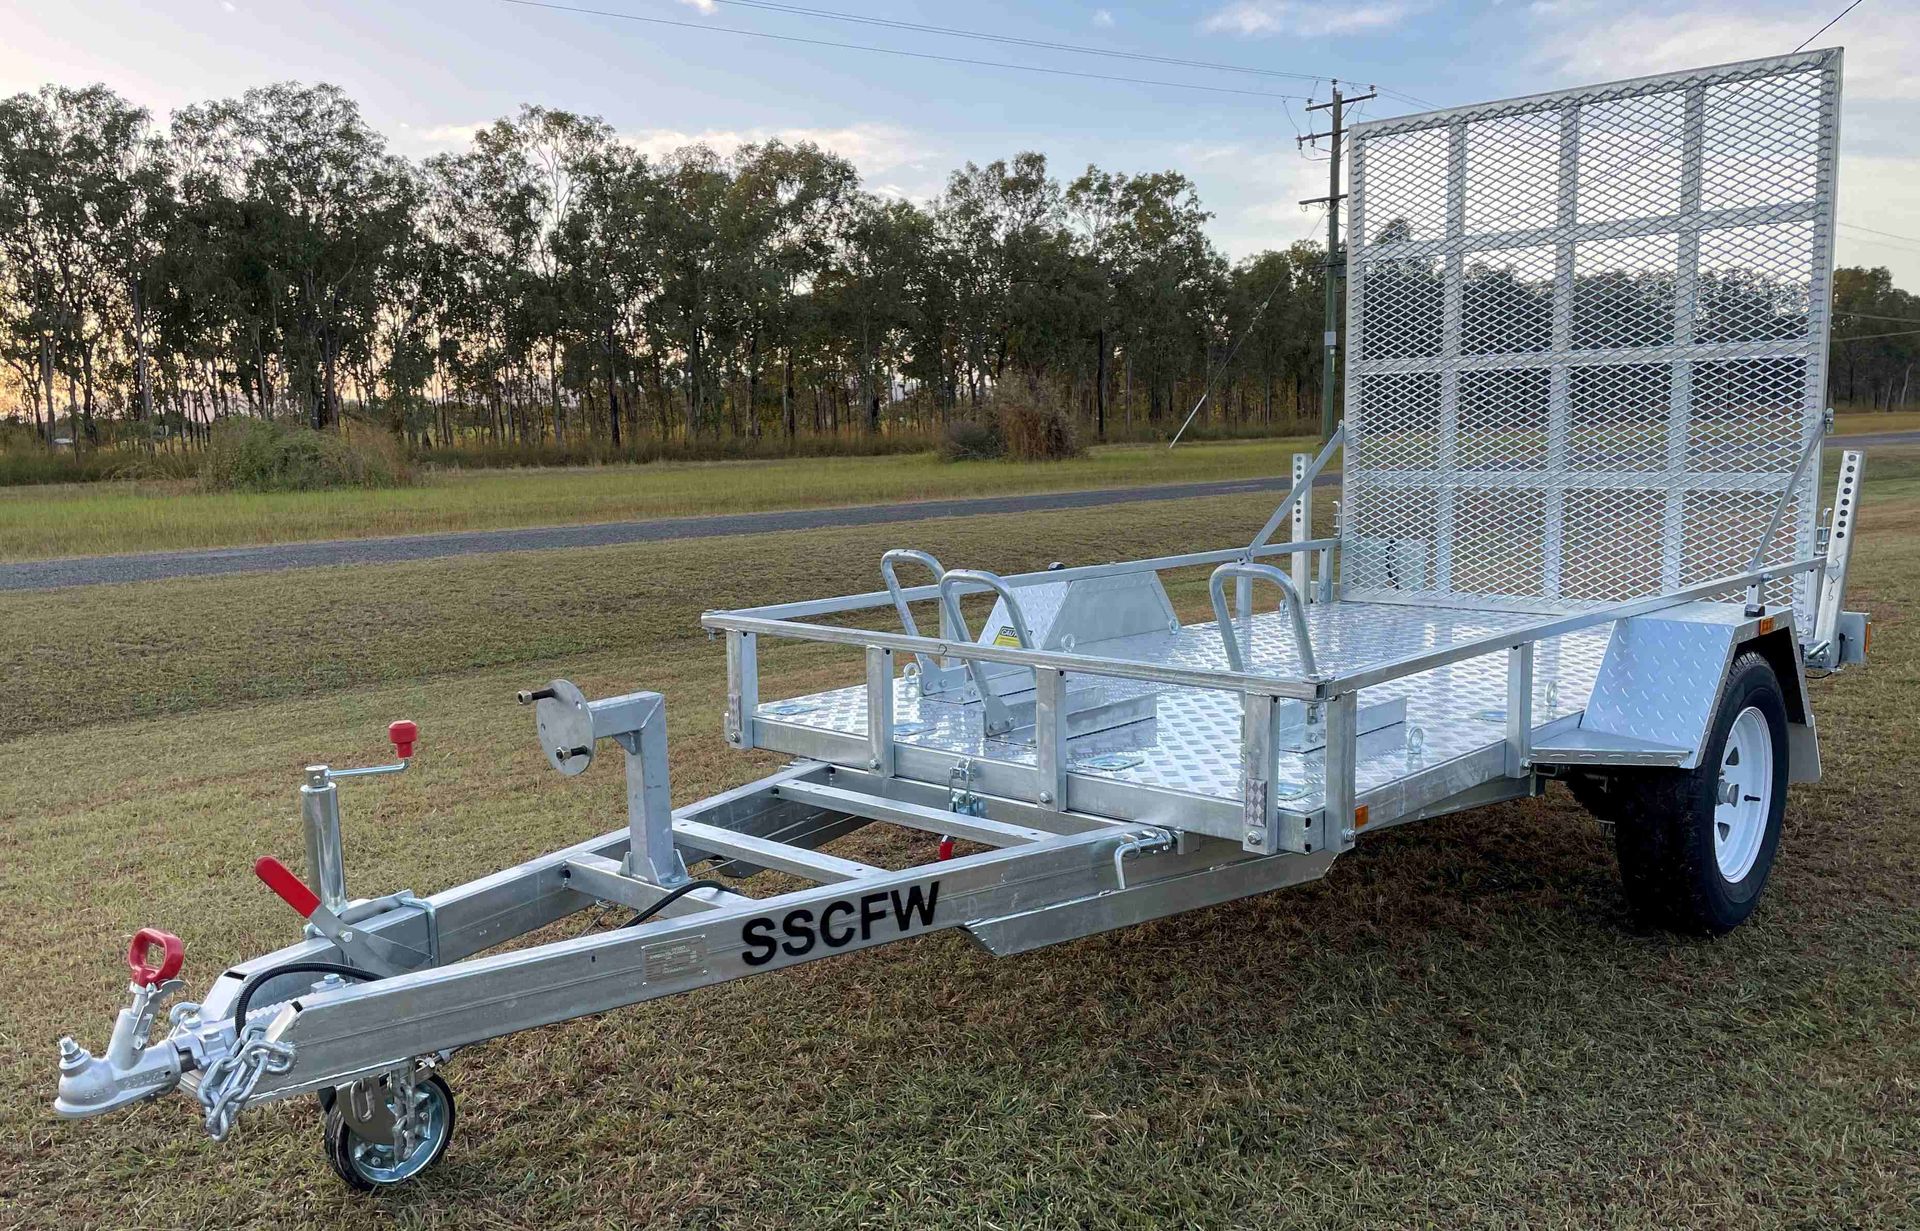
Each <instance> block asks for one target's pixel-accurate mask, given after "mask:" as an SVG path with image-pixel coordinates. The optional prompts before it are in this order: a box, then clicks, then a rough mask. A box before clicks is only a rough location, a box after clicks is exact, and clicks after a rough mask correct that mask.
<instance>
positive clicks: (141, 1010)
mask: <svg viewBox="0 0 1920 1231" xmlns="http://www.w3.org/2000/svg"><path fill="white" fill-rule="evenodd" d="M155 948H158V949H159V950H160V954H161V957H160V961H159V962H158V963H157V964H149V963H148V955H149V953H150V952H151V951H152V950H153V949H155ZM185 960H186V951H185V948H184V946H182V945H181V943H180V938H179V937H178V936H174V935H172V934H171V933H168V932H162V931H160V930H159V929H158V928H141V929H140V930H139V931H138V932H135V933H134V934H133V943H132V944H131V945H130V946H129V947H128V949H127V968H128V970H129V971H131V972H132V975H133V980H132V982H130V983H129V984H128V985H127V993H128V1002H127V1007H126V1008H124V1009H121V1010H120V1016H119V1017H118V1018H116V1019H115V1020H114V1024H113V1036H112V1038H111V1039H110V1040H109V1041H108V1043H107V1050H106V1053H105V1054H104V1055H100V1056H96V1055H94V1054H93V1053H91V1052H89V1051H88V1050H87V1049H86V1048H84V1047H82V1046H80V1044H78V1043H76V1042H74V1041H73V1038H72V1036H71V1035H69V1036H68V1037H66V1038H63V1039H61V1040H60V1092H59V1095H58V1096H57V1097H56V1098H55V1099H54V1100H53V1110H54V1112H55V1114H57V1115H61V1116H65V1117H66V1118H68V1119H70V1120H77V1119H80V1118H82V1117H85V1116H97V1115H102V1114H104V1113H106V1112H109V1111H112V1110H114V1109H115V1108H118V1107H124V1106H126V1105H127V1104H129V1103H136V1102H139V1101H140V1100H141V1099H148V1098H157V1097H159V1096H160V1095H162V1094H165V1093H166V1092H167V1091H169V1090H171V1089H173V1088H174V1087H175V1086H177V1085H179V1084H180V1068H181V1066H180V1049H179V1048H177V1047H175V1046H174V1045H173V1043H172V1042H171V1041H164V1040H163V1041H162V1042H160V1043H158V1044H152V1043H151V1042H150V1039H151V1035H152V1033H153V1018H154V1015H155V1014H156V1013H157V1012H158V1011H159V1009H160V1005H161V1003H162V1002H163V1001H165V1000H166V999H167V997H169V996H171V995H173V994H174V993H175V992H177V991H179V990H180V989H181V988H183V987H185V986H186V982H185V980H182V979H176V978H174V976H175V975H177V974H179V973H180V966H181V963H182V962H184V961H185ZM180 1007H185V1006H180Z"/></svg>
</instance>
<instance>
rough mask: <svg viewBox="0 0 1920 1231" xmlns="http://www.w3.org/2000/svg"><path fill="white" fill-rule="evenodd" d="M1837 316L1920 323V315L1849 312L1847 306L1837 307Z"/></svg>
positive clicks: (1911, 323)
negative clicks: (1880, 314) (1877, 314)
mask: <svg viewBox="0 0 1920 1231" xmlns="http://www.w3.org/2000/svg"><path fill="white" fill-rule="evenodd" d="M1834 315H1836V316H1851V317H1853V318H1854V319H1856V320H1862V321H1895V322H1897V323H1899V324H1902V325H1920V317H1914V316H1875V315H1874V314H1873V313H1871V312H1849V311H1848V310H1847V309H1845V308H1835V309H1834Z"/></svg>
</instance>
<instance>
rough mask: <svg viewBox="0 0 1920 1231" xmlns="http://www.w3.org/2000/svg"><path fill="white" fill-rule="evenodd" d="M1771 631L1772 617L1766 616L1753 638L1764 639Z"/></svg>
mask: <svg viewBox="0 0 1920 1231" xmlns="http://www.w3.org/2000/svg"><path fill="white" fill-rule="evenodd" d="M1772 631H1773V617H1772V616H1768V617H1767V618H1766V619H1764V620H1762V621H1760V631H1759V632H1757V633H1755V634H1754V636H1756V637H1764V636H1766V635H1767V634H1768V633H1770V632H1772Z"/></svg>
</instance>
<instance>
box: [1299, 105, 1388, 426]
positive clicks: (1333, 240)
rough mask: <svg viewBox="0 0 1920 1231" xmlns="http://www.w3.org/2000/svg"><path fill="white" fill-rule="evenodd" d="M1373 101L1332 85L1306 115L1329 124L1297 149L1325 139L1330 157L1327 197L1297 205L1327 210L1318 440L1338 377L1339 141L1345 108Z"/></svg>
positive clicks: (1331, 417)
mask: <svg viewBox="0 0 1920 1231" xmlns="http://www.w3.org/2000/svg"><path fill="white" fill-rule="evenodd" d="M1374 97H1377V93H1376V92H1375V91H1371V90H1370V91H1368V92H1367V93H1365V94H1356V95H1355V96H1353V97H1352V98H1348V97H1346V96H1345V95H1344V94H1342V93H1341V92H1340V83H1339V82H1338V81H1336V82H1334V83H1333V98H1332V99H1331V100H1329V101H1327V102H1324V103H1311V104H1309V105H1308V107H1307V110H1308V111H1327V112H1331V113H1332V118H1333V124H1332V126H1331V127H1330V128H1329V129H1328V130H1327V131H1326V132H1319V133H1307V134H1305V135H1304V136H1302V137H1301V138H1300V144H1301V145H1307V144H1309V143H1313V144H1317V143H1318V142H1319V140H1320V138H1322V137H1326V138H1328V147H1329V150H1330V153H1331V156H1330V157H1329V158H1328V159H1327V195H1326V196H1324V197H1312V198H1309V199H1308V200H1305V201H1302V202H1300V204H1302V205H1322V204H1324V205H1325V206H1326V207H1327V264H1326V269H1325V277H1324V282H1325V284H1326V291H1327V307H1326V331H1325V333H1324V335H1323V336H1322V339H1321V343H1322V351H1321V364H1320V439H1322V440H1325V439H1327V438H1328V437H1330V436H1332V435H1333V422H1334V413H1333V411H1334V387H1335V383H1336V381H1337V380H1338V377H1339V348H1340V283H1339V280H1338V279H1339V276H1340V273H1341V272H1342V270H1343V269H1344V268H1345V262H1343V261H1342V260H1341V259H1340V257H1339V255H1338V254H1339V251H1340V202H1342V201H1344V200H1345V199H1346V196H1347V194H1346V193H1344V192H1341V191H1340V139H1341V137H1342V136H1344V135H1345V132H1346V129H1345V121H1346V108H1347V107H1348V106H1350V105H1351V104H1353V103H1364V102H1366V101H1367V100H1368V99H1370V98H1374Z"/></svg>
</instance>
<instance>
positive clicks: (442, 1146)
mask: <svg viewBox="0 0 1920 1231" xmlns="http://www.w3.org/2000/svg"><path fill="white" fill-rule="evenodd" d="M416 1089H417V1091H418V1092H419V1093H420V1094H422V1095H424V1096H425V1098H426V1113H427V1133H426V1136H425V1138H423V1139H422V1140H421V1142H420V1144H419V1145H417V1146H415V1147H414V1149H413V1152H412V1153H411V1154H409V1155H407V1156H406V1157H405V1158H396V1157H395V1156H394V1154H395V1151H394V1147H393V1144H392V1143H391V1142H388V1141H369V1140H367V1139H366V1138H364V1137H362V1136H360V1135H359V1134H358V1133H356V1132H355V1131H354V1130H353V1127H352V1126H351V1125H349V1124H348V1123H347V1121H346V1117H345V1116H344V1115H343V1114H342V1112H341V1110H340V1108H339V1107H338V1105H337V1100H336V1101H335V1102H333V1103H329V1104H328V1105H327V1115H326V1122H325V1123H326V1128H325V1133H326V1136H325V1140H324V1142H323V1143H322V1144H323V1145H324V1147H325V1149H326V1152H327V1161H328V1162H329V1163H331V1164H332V1165H333V1170H334V1172H335V1174H337V1175H338V1176H339V1177H340V1178H341V1179H343V1180H345V1181H346V1182H347V1185H348V1186H349V1187H351V1188H354V1189H358V1190H359V1191H360V1192H377V1191H379V1190H381V1189H385V1188H392V1187H393V1186H394V1185H396V1184H404V1183H405V1182H406V1181H408V1180H411V1179H412V1178H413V1177H415V1176H417V1175H419V1174H420V1173H421V1172H423V1171H425V1170H426V1169H427V1168H429V1167H431V1166H433V1165H434V1164H435V1163H437V1162H439V1161H440V1156H441V1155H442V1154H445V1153H446V1152H447V1143H448V1142H450V1141H452V1140H453V1122H454V1109H453V1090H452V1088H451V1087H449V1086H448V1085H447V1082H446V1079H445V1078H443V1077H441V1076H440V1074H438V1073H430V1074H428V1075H426V1076H425V1077H422V1078H421V1079H420V1081H419V1084H418V1086H417V1087H416Z"/></svg>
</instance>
